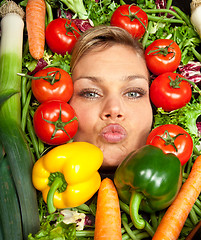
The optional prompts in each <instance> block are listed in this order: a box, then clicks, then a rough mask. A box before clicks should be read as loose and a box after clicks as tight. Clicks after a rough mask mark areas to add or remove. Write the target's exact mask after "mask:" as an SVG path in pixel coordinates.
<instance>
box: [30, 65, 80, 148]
mask: <svg viewBox="0 0 201 240" xmlns="http://www.w3.org/2000/svg"><path fill="white" fill-rule="evenodd" d="M34 77H35V78H36V79H33V80H32V91H33V95H34V96H35V98H36V99H37V100H38V102H39V103H41V105H40V106H39V107H38V108H37V109H36V111H35V114H34V117H33V125H34V130H35V133H36V135H37V136H38V137H39V138H40V139H41V141H43V142H44V143H46V144H49V145H59V144H64V143H66V142H68V141H69V140H70V139H72V138H73V136H74V135H75V134H76V132H77V129H78V121H77V117H76V113H75V111H74V109H73V108H72V107H71V106H70V105H69V104H68V103H67V102H68V101H69V100H70V98H71V97H72V94H73V82H72V79H71V77H70V75H69V74H68V73H67V72H66V71H64V70H62V69H60V68H55V67H50V68H46V69H43V70H40V71H38V72H37V73H36V74H35V75H34Z"/></svg>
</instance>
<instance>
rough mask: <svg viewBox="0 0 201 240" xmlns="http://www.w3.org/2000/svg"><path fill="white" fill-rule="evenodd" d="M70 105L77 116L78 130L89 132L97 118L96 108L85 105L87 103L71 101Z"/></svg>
mask: <svg viewBox="0 0 201 240" xmlns="http://www.w3.org/2000/svg"><path fill="white" fill-rule="evenodd" d="M71 106H72V107H73V109H74V110H75V112H76V114H77V118H78V125H79V130H81V131H82V132H88V133H90V132H91V131H93V128H94V125H95V124H96V122H97V120H98V113H97V109H94V108H92V107H91V106H87V104H86V103H85V104H79V103H78V104H76V103H74V102H72V104H71Z"/></svg>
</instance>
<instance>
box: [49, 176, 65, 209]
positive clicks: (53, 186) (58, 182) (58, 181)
mask: <svg viewBox="0 0 201 240" xmlns="http://www.w3.org/2000/svg"><path fill="white" fill-rule="evenodd" d="M48 179H49V183H48V185H49V186H50V190H49V192H48V194H47V209H48V212H49V213H53V212H55V211H56V208H55V206H54V194H55V192H56V191H58V192H59V193H61V192H64V191H65V190H66V187H67V182H66V180H65V178H64V175H63V174H62V173H61V172H55V173H51V174H50V176H49V178H48Z"/></svg>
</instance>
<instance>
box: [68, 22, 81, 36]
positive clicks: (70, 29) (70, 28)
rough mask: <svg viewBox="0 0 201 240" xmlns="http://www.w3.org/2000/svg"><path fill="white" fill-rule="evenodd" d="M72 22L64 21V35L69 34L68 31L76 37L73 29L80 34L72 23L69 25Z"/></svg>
mask: <svg viewBox="0 0 201 240" xmlns="http://www.w3.org/2000/svg"><path fill="white" fill-rule="evenodd" d="M71 23H72V22H70V23H69V24H68V21H67V20H66V23H65V28H66V35H67V36H70V35H69V34H68V33H69V32H71V33H72V34H73V36H74V37H75V38H76V39H77V36H76V35H75V33H74V31H75V32H77V33H78V34H80V32H78V31H77V30H76V29H75V28H74V27H73V26H72V25H71Z"/></svg>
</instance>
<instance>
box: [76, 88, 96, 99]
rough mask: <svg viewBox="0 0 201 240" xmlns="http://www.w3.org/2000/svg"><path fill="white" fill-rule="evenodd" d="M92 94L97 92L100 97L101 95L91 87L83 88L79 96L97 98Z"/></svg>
mask: <svg viewBox="0 0 201 240" xmlns="http://www.w3.org/2000/svg"><path fill="white" fill-rule="evenodd" d="M90 94H93V95H95V94H96V95H98V97H100V93H99V92H98V91H97V90H96V89H91V88H89V89H83V90H81V92H80V93H79V96H80V97H84V98H89V99H94V98H97V97H94V96H89V95H90Z"/></svg>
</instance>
